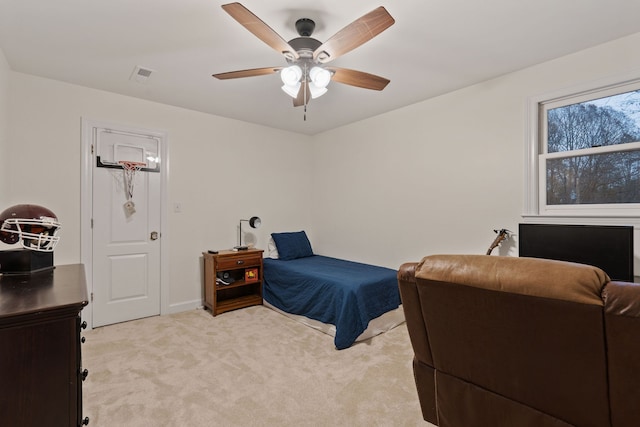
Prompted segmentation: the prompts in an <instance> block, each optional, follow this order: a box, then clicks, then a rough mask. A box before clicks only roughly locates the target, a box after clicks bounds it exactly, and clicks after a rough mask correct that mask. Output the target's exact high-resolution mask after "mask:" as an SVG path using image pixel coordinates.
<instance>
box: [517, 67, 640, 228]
mask: <svg viewBox="0 0 640 427" xmlns="http://www.w3.org/2000/svg"><path fill="white" fill-rule="evenodd" d="M637 89H640V71H635V72H631V73H626V74H623V75H617V76H611V77H608V78H604V79H600V80H597V81H592V82H588V83H583V84H580V85H576V86H572V87H567V88H564V89H561V90H557V91H555V92H550V93H546V94H542V95H537V96H533V97H529V98H528V99H527V102H526V106H525V114H526V122H525V123H526V125H525V133H526V144H525V145H526V147H525V167H524V170H525V177H524V178H525V179H524V181H525V197H524V212H523V215H522V216H523V218H527V217H532V218H536V219H538V220H539V219H544V218H549V219H550V220H553V218H562V219H564V220H568V219H572V218H573V219H574V220H575V221H576V222H577V221H582V222H584V219H585V218H588V219H590V221H591V222H595V223H604V222H607V223H621V224H628V223H629V222H630V220H631V219H632V218H635V220H634V221H632V222H633V223H634V224H639V225H640V204H638V203H629V204H597V205H593V204H591V205H587V204H584V205H547V204H546V200H547V194H546V167H545V162H546V160H547V159H553V158H567V157H574V156H580V155H585V154H586V155H593V154H601V153H608V152H620V151H628V150H634V149H635V150H638V149H640V142H634V143H628V144H620V145H613V146H604V147H593V148H587V149H581V150H574V151H564V152H557V153H548V152H547V146H546V143H544V135H545V134H546V131H547V120H546V111H547V110H549V109H551V108H557V107H562V106H566V105H571V104H576V103H581V102H585V101H589V100H592V99H598V98H602V97H607V96H612V95H615V94H618V93H624V92H628V91H632V90H637Z"/></svg>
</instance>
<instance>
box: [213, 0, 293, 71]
mask: <svg viewBox="0 0 640 427" xmlns="http://www.w3.org/2000/svg"><path fill="white" fill-rule="evenodd" d="M222 8H223V9H224V11H225V12H227V13H228V14H229V15H231V17H232V18H233V19H235V20H236V21H238V22H239V23H240V25H242V26H243V27H245V28H246V29H247V30H249V31H250V32H251V33H253V35H254V36H256V37H257V38H259V39H260V40H262V41H263V42H265V43H266V44H268V45H269V46H271V48H273V49H275V50H276V51H278V52H280V53H281V54H283V55H284V56H285V57H286V58H287V59H291V60H293V59H298V58H299V55H298V52H296V51H295V49H293V48H292V47H291V46H290V45H289V43H287V42H286V40H285V39H283V38H282V37H280V35H279V34H278V33H276V32H275V31H274V30H273V29H272V28H271V27H269V26H268V25H267V24H265V23H264V22H263V21H262V20H261V19H260V18H258V17H257V16H256V15H254V14H253V13H252V12H251V11H250V10H249V9H247V8H246V7H244V6H243V5H241V4H240V3H229V4H223V5H222Z"/></svg>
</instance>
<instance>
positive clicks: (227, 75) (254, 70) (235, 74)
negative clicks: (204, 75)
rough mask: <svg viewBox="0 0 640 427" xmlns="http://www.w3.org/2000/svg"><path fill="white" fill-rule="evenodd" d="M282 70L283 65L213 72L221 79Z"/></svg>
mask: <svg viewBox="0 0 640 427" xmlns="http://www.w3.org/2000/svg"><path fill="white" fill-rule="evenodd" d="M280 70H282V67H266V68H252V69H250V70H239V71H229V72H226V73H218V74H213V77H215V78H216V79H220V80H227V79H239V78H242V77H255V76H266V75H267V74H274V73H277V72H278V71H280Z"/></svg>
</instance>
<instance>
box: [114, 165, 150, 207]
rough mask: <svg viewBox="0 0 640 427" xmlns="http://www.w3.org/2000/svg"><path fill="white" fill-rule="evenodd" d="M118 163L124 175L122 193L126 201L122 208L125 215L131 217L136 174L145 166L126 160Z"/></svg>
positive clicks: (133, 205)
mask: <svg viewBox="0 0 640 427" xmlns="http://www.w3.org/2000/svg"><path fill="white" fill-rule="evenodd" d="M118 163H119V164H120V165H121V166H122V173H123V175H124V191H125V194H126V196H127V201H126V202H125V204H124V205H123V206H124V210H125V212H126V213H127V215H129V216H131V215H133V214H134V213H135V211H136V205H135V203H133V186H134V184H135V178H136V174H137V173H138V172H139V171H140V169H142V168H143V167H145V166H147V164H146V163H142V162H131V161H128V160H120V161H119V162H118Z"/></svg>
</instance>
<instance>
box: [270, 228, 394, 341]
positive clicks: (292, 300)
mask: <svg viewBox="0 0 640 427" xmlns="http://www.w3.org/2000/svg"><path fill="white" fill-rule="evenodd" d="M272 238H273V241H274V243H275V247H276V251H277V254H276V255H274V251H272V250H270V251H269V255H270V256H271V258H265V259H264V273H263V276H264V290H263V294H264V295H263V296H264V301H265V305H267V306H268V307H271V308H273V309H275V310H276V311H279V312H280V313H282V314H285V315H287V316H289V317H292V318H293V319H295V320H297V321H301V322H302V323H304V324H306V325H307V326H311V327H314V328H316V329H318V330H320V331H322V332H325V333H328V334H330V335H333V336H334V344H335V347H336V348H337V349H338V350H342V349H345V348H348V347H350V346H351V345H352V344H353V343H354V342H357V341H361V340H364V339H368V338H371V337H372V336H374V335H377V334H379V333H382V332H385V331H387V330H389V329H392V328H394V327H395V326H397V325H399V324H401V323H402V322H404V313H403V311H402V307H401V306H400V293H399V291H398V279H397V271H396V270H393V269H390V268H385V267H379V266H374V265H370V264H363V263H358V262H353V261H347V260H344V259H338V258H332V257H327V256H322V255H316V254H314V253H313V251H312V250H311V245H310V243H309V241H308V238H307V237H306V234H305V233H304V231H302V232H295V233H273V234H272Z"/></svg>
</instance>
